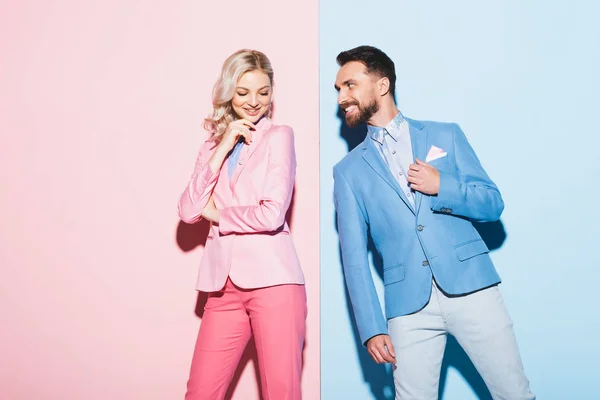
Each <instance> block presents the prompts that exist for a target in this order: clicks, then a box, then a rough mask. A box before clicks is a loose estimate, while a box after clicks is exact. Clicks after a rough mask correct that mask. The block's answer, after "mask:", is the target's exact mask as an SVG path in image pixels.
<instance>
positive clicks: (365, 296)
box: [334, 46, 535, 400]
mask: <svg viewBox="0 0 600 400" xmlns="http://www.w3.org/2000/svg"><path fill="white" fill-rule="evenodd" d="M337 61H338V64H339V65H340V70H339V72H338V74H337V78H336V84H335V87H336V90H338V92H339V95H338V103H339V105H340V107H341V109H342V111H343V112H344V114H345V118H346V122H347V124H348V126H350V127H355V126H357V125H358V124H360V123H363V122H366V123H367V129H368V133H367V136H366V138H365V140H364V142H362V143H361V144H360V145H358V146H357V147H356V148H355V149H354V150H352V151H351V152H350V153H349V154H348V155H347V156H346V157H344V159H343V160H341V161H340V162H339V163H338V164H337V165H336V166H335V167H334V178H335V188H334V192H335V204H336V210H337V219H338V230H339V235H340V243H341V248H342V261H343V269H344V276H345V280H346V285H347V286H348V292H349V294H350V300H351V302H352V307H353V310H354V314H355V317H356V323H357V326H358V331H359V334H360V337H361V341H362V343H364V344H365V345H366V347H367V350H368V351H369V354H370V355H371V357H373V359H374V360H375V361H376V362H378V363H385V362H388V363H393V364H395V369H394V384H395V388H396V399H402V400H405V399H414V400H427V399H437V397H438V385H439V377H440V368H441V363H442V357H443V354H444V348H445V345H446V335H447V334H448V333H449V334H452V335H453V336H454V337H455V338H456V339H457V341H458V342H459V343H460V345H461V346H462V347H463V349H464V350H465V352H466V353H467V354H468V355H469V357H470V358H471V361H472V362H473V364H474V365H475V367H476V368H477V370H478V372H479V373H480V374H481V376H482V378H483V380H484V381H485V383H486V385H487V387H488V389H489V390H490V393H491V395H492V397H493V398H494V399H507V400H517V399H519V400H520V399H534V398H535V396H534V395H533V393H532V392H531V391H530V389H529V382H528V380H527V377H526V376H525V373H524V371H523V365H522V363H521V358H520V355H519V350H518V347H517V342H516V339H515V335H514V332H513V328H512V321H511V320H510V317H509V315H508V313H507V311H506V307H505V305H504V303H503V300H502V296H501V294H500V292H499V290H498V286H497V285H498V284H499V283H500V277H499V276H498V274H497V272H496V270H495V268H494V265H493V264H492V261H491V259H490V257H489V254H488V252H489V250H488V248H487V246H486V244H485V243H484V242H483V240H482V239H481V237H480V235H479V233H478V232H477V230H476V229H475V228H474V227H473V224H472V221H476V222H486V221H496V220H498V219H499V218H500V214H501V213H502V210H503V209H504V203H503V201H502V197H501V195H500V192H499V191H498V188H497V187H496V185H495V184H494V183H493V182H492V181H491V179H490V178H489V177H488V175H487V174H486V172H485V171H484V169H483V167H482V166H481V164H480V162H479V160H478V158H477V156H476V155H475V152H474V151H473V149H472V148H471V146H470V145H469V143H468V141H467V139H466V137H465V135H464V133H463V132H462V131H461V129H460V128H459V127H458V125H456V124H449V123H439V122H421V121H415V120H411V119H408V118H405V117H404V116H403V115H402V113H401V112H400V111H399V110H398V109H397V107H396V104H395V101H394V88H395V83H396V74H395V70H394V63H393V61H392V60H391V59H390V58H389V57H388V56H387V55H386V54H385V53H383V52H382V51H381V50H379V49H377V48H374V47H370V46H360V47H357V48H355V49H352V50H348V51H344V52H342V53H340V54H339V55H338V57H337ZM367 232H369V233H370V235H371V237H372V240H373V243H374V244H375V247H376V249H377V251H378V253H379V254H380V255H381V257H382V259H383V280H384V285H385V312H386V317H387V323H386V319H385V318H384V317H383V314H382V312H381V307H380V306H379V301H378V298H377V293H376V291H375V286H374V284H373V279H372V276H371V272H370V269H369V262H368V256H367V240H368V238H367Z"/></svg>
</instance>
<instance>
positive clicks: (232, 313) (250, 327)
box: [185, 279, 307, 400]
mask: <svg viewBox="0 0 600 400" xmlns="http://www.w3.org/2000/svg"><path fill="white" fill-rule="evenodd" d="M306 312H307V311H306V292H305V289H304V285H279V286H271V287H266V288H259V289H241V288H239V287H237V286H235V285H234V284H233V283H232V282H231V280H229V279H227V283H226V285H225V287H224V288H223V289H222V290H221V291H219V292H214V293H211V294H210V295H209V297H208V300H207V302H206V306H205V307H204V316H203V317H202V323H201V324H200V331H199V332H198V340H197V341H196V348H195V350H194V356H193V358H192V366H191V370H190V377H189V380H188V384H187V393H186V395H185V399H186V400H201V399H202V400H220V399H223V398H224V397H225V394H226V392H227V389H228V387H229V384H230V383H231V379H232V377H233V374H234V372H235V370H236V368H237V365H238V363H239V361H240V358H241V356H242V353H243V352H244V349H245V348H246V345H247V344H248V341H249V340H250V337H251V335H254V341H255V343H256V351H257V355H258V369H259V372H260V380H261V387H262V395H263V399H264V400H300V399H301V398H302V395H301V390H300V377H301V375H302V348H303V346H304V335H305V321H306Z"/></svg>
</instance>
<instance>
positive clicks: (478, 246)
mask: <svg viewBox="0 0 600 400" xmlns="http://www.w3.org/2000/svg"><path fill="white" fill-rule="evenodd" d="M454 251H455V252H456V255H457V256H458V259H459V260H460V261H464V260H468V259H469V258H472V257H475V256H478V255H480V254H484V253H488V252H489V251H490V250H489V249H488V247H487V246H486V244H485V242H484V241H483V240H474V241H472V242H469V243H466V244H463V245H461V246H458V247H456V248H455V249H454Z"/></svg>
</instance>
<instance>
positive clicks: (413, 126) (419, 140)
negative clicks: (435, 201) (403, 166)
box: [407, 118, 427, 214]
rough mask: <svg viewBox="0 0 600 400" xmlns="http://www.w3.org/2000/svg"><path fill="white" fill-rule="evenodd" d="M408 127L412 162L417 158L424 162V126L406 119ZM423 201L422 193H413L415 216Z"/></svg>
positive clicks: (425, 155)
mask: <svg viewBox="0 0 600 400" xmlns="http://www.w3.org/2000/svg"><path fill="white" fill-rule="evenodd" d="M407 121H408V127H409V132H410V142H411V146H412V152H413V157H414V158H415V160H413V162H414V163H415V164H416V162H417V161H416V159H417V158H418V159H419V160H421V161H423V162H424V161H425V158H426V157H427V130H426V129H423V128H424V127H425V125H423V123H421V122H420V121H415V120H412V119H408V118H407ZM422 199H423V193H421V192H418V191H415V208H416V209H417V214H418V213H419V210H420V208H421V200H422Z"/></svg>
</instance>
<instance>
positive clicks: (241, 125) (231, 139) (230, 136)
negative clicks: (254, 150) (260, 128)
mask: <svg viewBox="0 0 600 400" xmlns="http://www.w3.org/2000/svg"><path fill="white" fill-rule="evenodd" d="M250 129H253V130H256V126H255V125H254V124H253V123H252V122H250V121H248V120H247V119H236V120H235V121H232V122H231V123H230V124H229V126H227V130H226V131H225V133H224V134H223V136H222V137H221V141H220V142H219V146H218V147H217V149H216V150H215V152H214V153H213V155H212V156H211V157H210V160H208V164H209V165H210V169H211V170H212V171H213V172H218V171H219V170H220V169H221V166H222V165H223V161H225V158H226V157H227V154H229V152H230V151H231V149H233V146H235V144H236V143H237V142H238V140H239V139H240V136H241V137H243V138H244V142H245V143H246V144H250V143H252V131H251V130H250Z"/></svg>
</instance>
